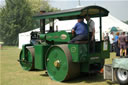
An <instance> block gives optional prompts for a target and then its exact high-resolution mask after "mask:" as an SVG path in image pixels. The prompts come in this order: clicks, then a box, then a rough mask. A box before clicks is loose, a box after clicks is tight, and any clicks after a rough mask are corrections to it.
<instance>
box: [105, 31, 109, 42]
mask: <svg viewBox="0 0 128 85" xmlns="http://www.w3.org/2000/svg"><path fill="white" fill-rule="evenodd" d="M104 40H105V41H108V40H109V36H108V33H106V36H105V37H104Z"/></svg>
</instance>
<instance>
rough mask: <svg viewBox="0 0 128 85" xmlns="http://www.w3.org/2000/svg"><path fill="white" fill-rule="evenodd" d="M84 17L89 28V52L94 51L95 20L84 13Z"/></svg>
mask: <svg viewBox="0 0 128 85" xmlns="http://www.w3.org/2000/svg"><path fill="white" fill-rule="evenodd" d="M85 19H86V21H87V24H88V28H89V41H90V52H95V22H94V21H93V20H92V19H91V18H90V16H89V15H85Z"/></svg>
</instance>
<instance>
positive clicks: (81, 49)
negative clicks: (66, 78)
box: [68, 44, 88, 62]
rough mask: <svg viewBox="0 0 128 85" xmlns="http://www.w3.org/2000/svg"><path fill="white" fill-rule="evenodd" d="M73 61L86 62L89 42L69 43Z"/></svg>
mask: <svg viewBox="0 0 128 85" xmlns="http://www.w3.org/2000/svg"><path fill="white" fill-rule="evenodd" d="M68 47H69V50H70V52H71V55H72V62H85V61H87V60H88V57H87V53H88V44H69V45H68Z"/></svg>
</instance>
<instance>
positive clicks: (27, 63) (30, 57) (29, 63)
mask: <svg viewBox="0 0 128 85" xmlns="http://www.w3.org/2000/svg"><path fill="white" fill-rule="evenodd" d="M26 52H27V53H26V56H25V57H24V56H23V55H24V54H23V50H22V51H21V53H20V59H19V62H20V65H21V67H22V68H23V69H24V70H27V71H30V70H33V69H34V48H33V47H27V48H26Z"/></svg>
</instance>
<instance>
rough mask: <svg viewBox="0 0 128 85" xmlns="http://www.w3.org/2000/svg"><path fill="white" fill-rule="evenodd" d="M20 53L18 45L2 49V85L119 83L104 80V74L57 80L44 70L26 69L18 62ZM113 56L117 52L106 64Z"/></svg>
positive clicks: (98, 84)
mask: <svg viewBox="0 0 128 85" xmlns="http://www.w3.org/2000/svg"><path fill="white" fill-rule="evenodd" d="M19 53H20V50H19V49H18V48H17V47H9V46H5V47H3V49H2V50H0V85H118V84H114V83H113V82H111V81H108V80H104V79H103V75H102V74H98V75H97V76H91V75H88V76H84V77H79V78H76V79H72V80H70V81H67V82H56V81H53V80H51V79H50V78H49V77H48V76H43V74H44V73H45V72H44V71H30V72H28V71H24V70H23V69H22V68H21V67H20V64H19V63H18V62H17V60H18V58H19ZM113 57H115V54H114V53H111V58H110V59H107V60H106V64H110V63H111V62H112V58H113Z"/></svg>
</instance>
